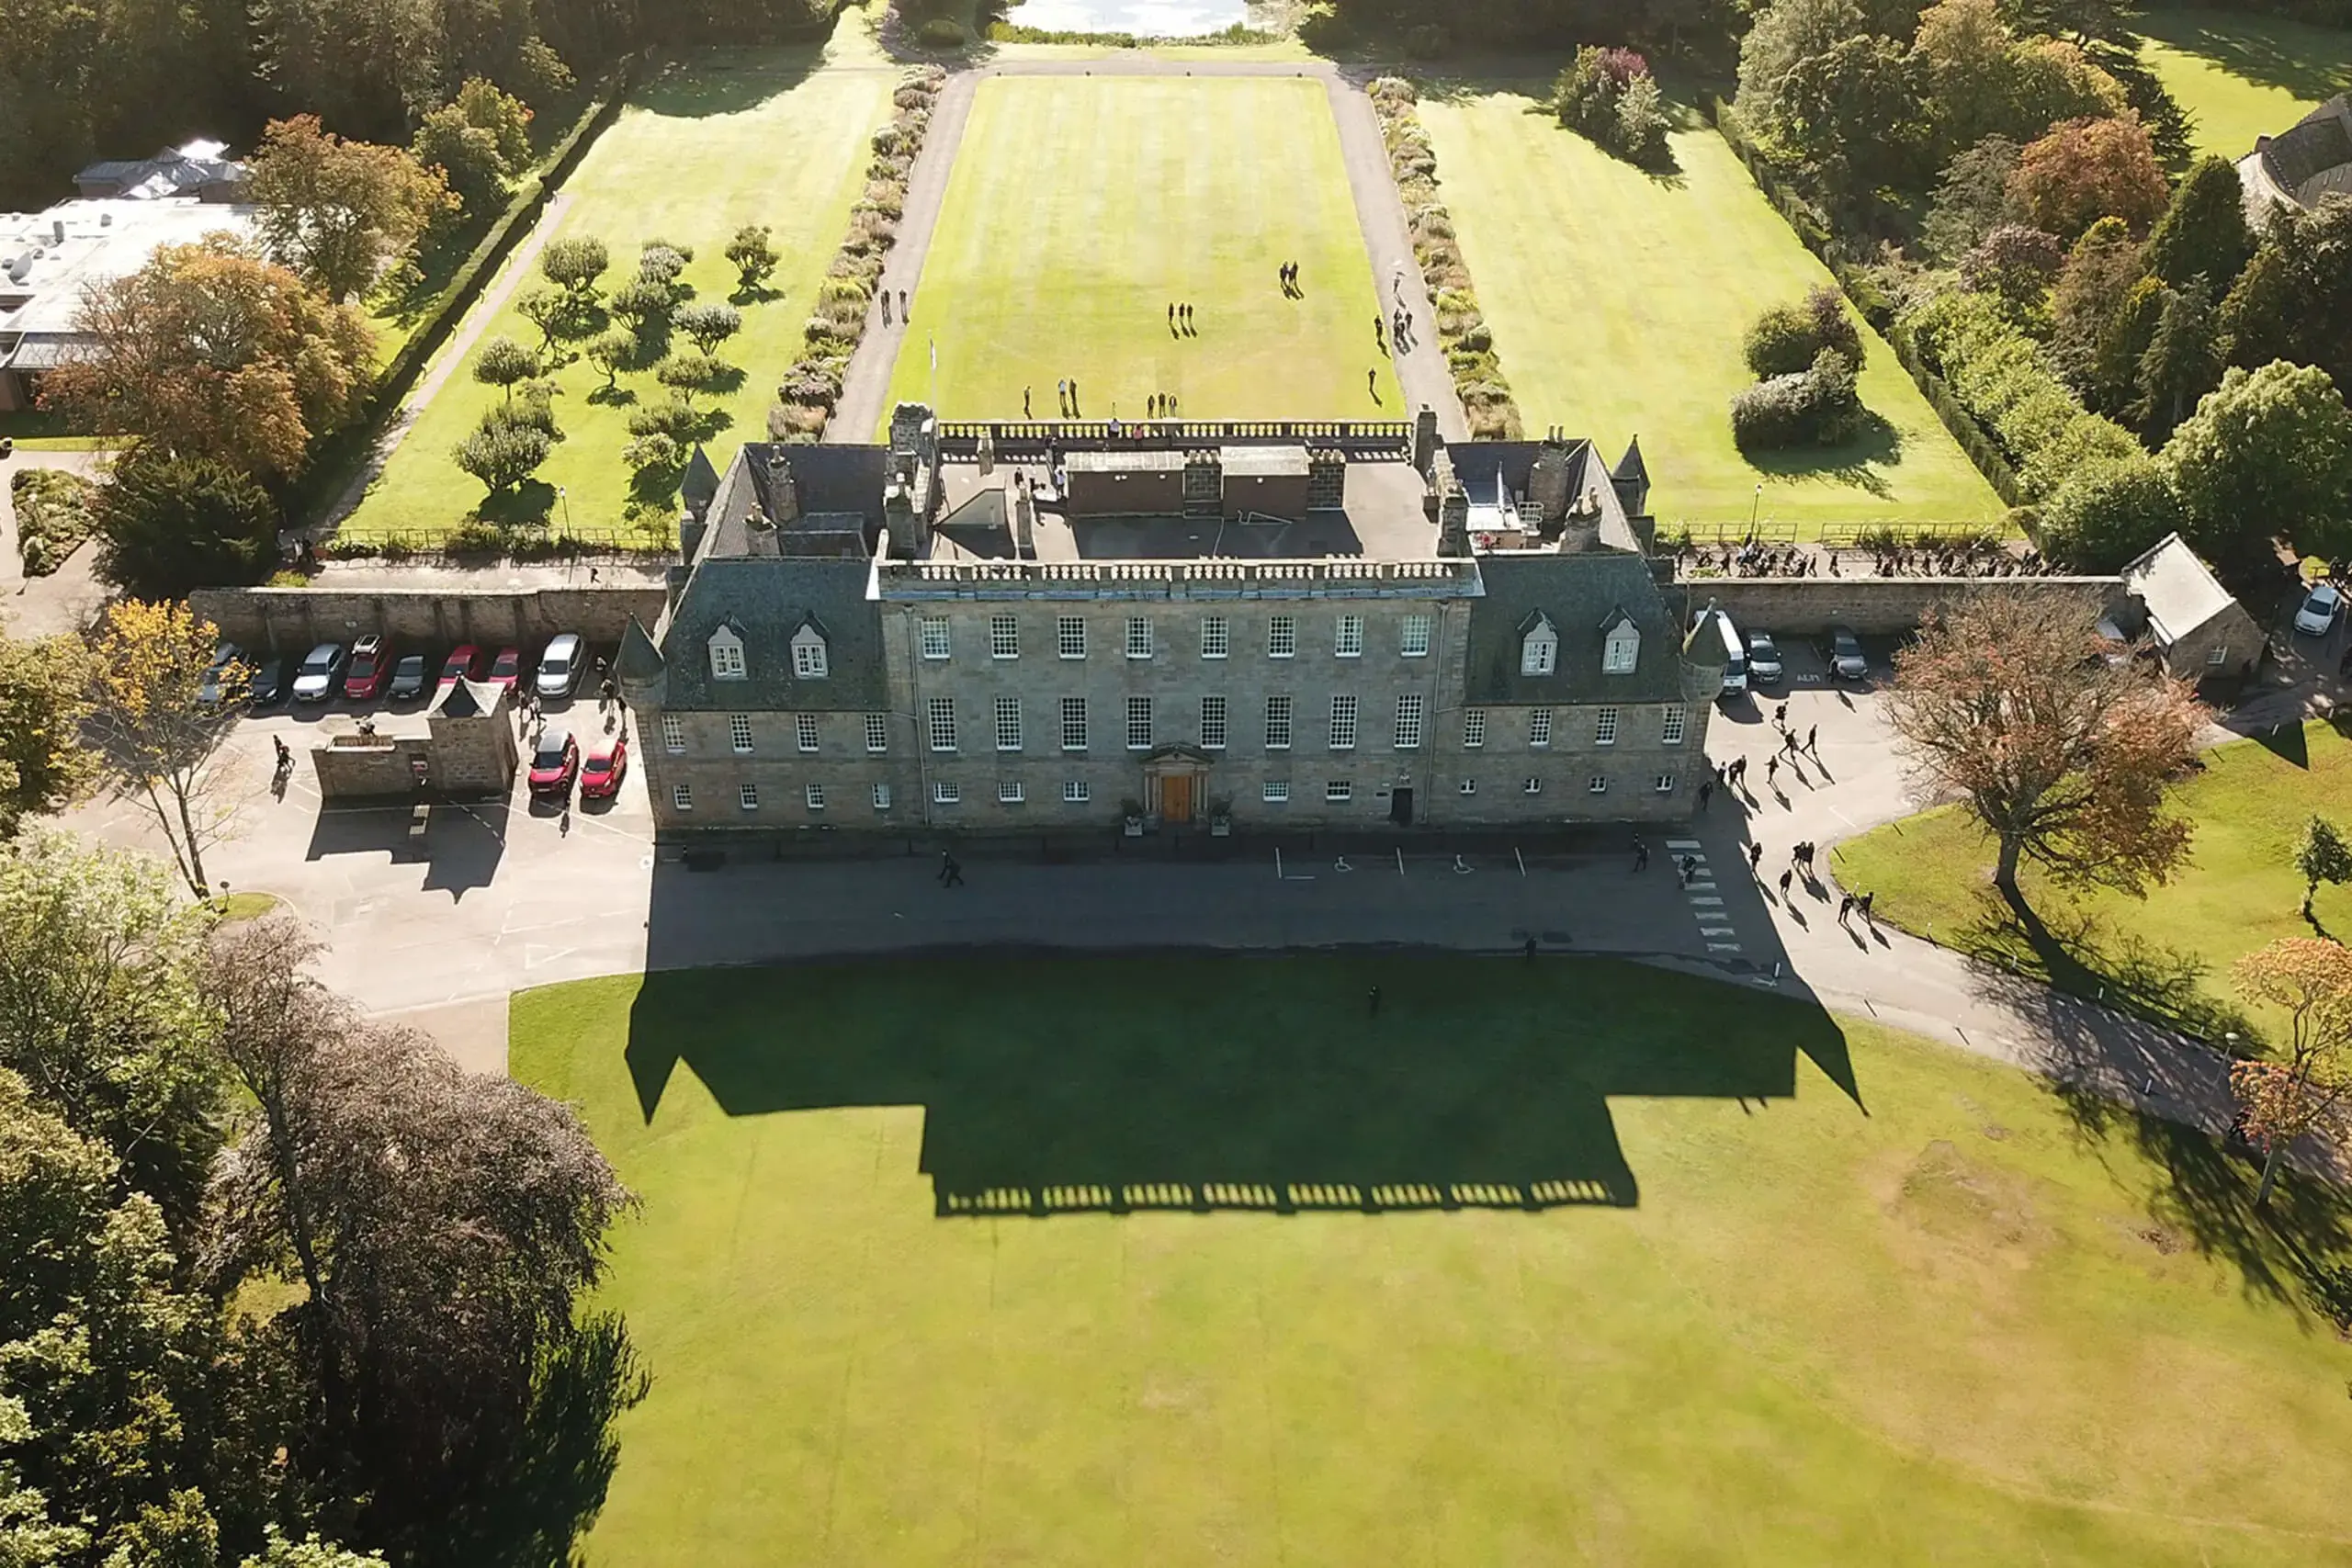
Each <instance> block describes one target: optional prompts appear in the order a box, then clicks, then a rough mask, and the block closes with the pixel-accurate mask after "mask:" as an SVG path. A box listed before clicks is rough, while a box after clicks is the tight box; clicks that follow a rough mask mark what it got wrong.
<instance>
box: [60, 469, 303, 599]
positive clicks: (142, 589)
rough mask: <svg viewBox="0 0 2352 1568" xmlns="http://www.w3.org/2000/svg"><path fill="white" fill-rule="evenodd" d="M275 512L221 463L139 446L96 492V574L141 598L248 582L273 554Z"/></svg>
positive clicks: (263, 495)
mask: <svg viewBox="0 0 2352 1568" xmlns="http://www.w3.org/2000/svg"><path fill="white" fill-rule="evenodd" d="M279 516H280V514H279V512H278V506H277V502H275V501H273V500H272V499H270V495H269V492H268V491H266V490H264V489H262V487H261V486H260V485H259V484H257V483H255V482H254V480H253V479H250V478H248V477H246V476H245V475H244V474H242V473H240V472H238V471H237V470H236V469H235V468H231V467H230V466H229V465H227V464H226V463H220V462H216V461H214V460H212V459H210V458H208V457H167V456H165V455H164V454H162V453H153V452H140V453H137V454H135V455H133V456H132V457H128V458H125V459H124V460H123V461H121V462H119V463H118V464H116V465H115V469H114V472H113V474H112V475H111V476H109V477H108V479H107V483H106V484H105V485H104V486H103V487H101V488H100V490H99V491H98V500H97V518H96V521H97V530H98V574H99V575H100V576H102V577H104V578H105V579H106V580H107V581H108V582H111V583H113V584H114V585H115V586H117V587H118V588H120V589H122V590H123V591H124V592H127V593H130V594H132V595H134V596H135V597H138V598H142V599H177V598H183V597H185V596H186V595H187V593H188V592H189V591H190V590H191V589H197V588H217V587H220V586H222V585H224V584H234V583H245V582H253V581H258V580H259V579H260V577H261V575H262V573H263V572H264V571H265V570H266V569H267V568H268V566H269V564H270V562H271V561H273V560H274V559H276V558H277V525H278V521H279Z"/></svg>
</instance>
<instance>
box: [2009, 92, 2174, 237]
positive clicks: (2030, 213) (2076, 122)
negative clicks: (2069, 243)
mask: <svg viewBox="0 0 2352 1568" xmlns="http://www.w3.org/2000/svg"><path fill="white" fill-rule="evenodd" d="M2009 195H2010V197H2011V198H2012V199H2013V200H2014V201H2015V202H2016V203H2017V205H2018V209H2019V210H2020V211H2021V212H2023V213H2024V214H2025V215H2026V217H2027V218H2028V219H2029V220H2031V221H2032V222H2033V224H2034V225H2035V226H2036V227H2037V228H2041V229H2047V230H2049V231H2051V232H2052V233H2053V234H2056V235H2057V236H2059V238H2061V239H2064V240H2072V239H2073V238H2075V236H2076V235H2078V234H2080V233H2081V232H2082V231H2084V230H2086V229H2087V228H2089V227H2090V226H2091V225H2092V224H2094V223H2096V222H2098V220H2100V219H2102V218H2120V219H2122V220H2123V221H2124V222H2125V224H2127V225H2128V226H2129V227H2130V228H2131V230H2132V231H2134V232H2138V231H2143V230H2145V229H2146V228H2147V226H2148V225H2149V224H2150V223H2151V222H2153V221H2154V220H2155V217H2156V214H2158V213H2159V212H2161V211H2163V210H2164V207H2165V172H2164V169H2163V167H2162V166H2161V165H2160V164H2157V162H2156V152H2155V148H2154V145H2153V144H2151V143H2150V141H2148V133H2147V130H2145V129H2144V128H2143V127H2142V125H2141V124H2140V121H2139V118H2138V117H2137V116H2136V115H2129V114H2126V115H2119V116H2116V117H2114V118H2108V119H2073V120H2068V121H2067V122H2066V123H2065V124H2064V125H2061V126H2059V127H2058V128H2057V129H2056V130H2052V131H2051V132H2050V134H2048V135H2047V136H2044V137H2042V138H2041V140H2040V141H2034V142H2032V143H2031V144H2030V145H2029V146H2027V147H2026V149H2025V150H2024V151H2023V152H2020V153H2019V154H2018V166H2017V172H2016V173H2015V174H2013V175H2010V176H2009Z"/></svg>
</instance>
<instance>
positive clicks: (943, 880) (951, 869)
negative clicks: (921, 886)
mask: <svg viewBox="0 0 2352 1568" xmlns="http://www.w3.org/2000/svg"><path fill="white" fill-rule="evenodd" d="M939 886H942V887H961V886H964V867H963V863H961V862H959V861H958V860H956V857H955V856H954V855H952V854H949V853H948V852H946V851H945V850H942V851H940V852H939Z"/></svg>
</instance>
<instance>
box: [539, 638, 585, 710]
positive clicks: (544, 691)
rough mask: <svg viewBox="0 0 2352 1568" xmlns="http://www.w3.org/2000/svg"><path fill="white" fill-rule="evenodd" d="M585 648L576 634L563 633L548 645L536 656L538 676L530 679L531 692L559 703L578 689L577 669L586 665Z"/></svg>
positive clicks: (578, 672) (578, 671)
mask: <svg viewBox="0 0 2352 1568" xmlns="http://www.w3.org/2000/svg"><path fill="white" fill-rule="evenodd" d="M587 658H588V649H587V647H586V645H585V644H583V643H582V641H581V640H580V634H579V633H577V632H562V633H560V634H558V635H557V637H555V639H554V640H553V641H552V642H549V643H548V648H547V651H546V652H545V653H542V654H540V655H539V669H538V673H537V674H535V675H533V676H532V677H531V690H532V691H533V692H534V693H536V694H537V695H538V696H539V697H540V698H541V699H542V700H545V699H547V698H549V697H553V698H556V699H558V700H560V699H562V698H565V697H568V696H570V695H571V694H572V693H573V692H575V691H578V690H579V689H580V667H581V665H582V664H583V663H585V662H587Z"/></svg>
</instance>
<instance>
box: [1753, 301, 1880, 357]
mask: <svg viewBox="0 0 2352 1568" xmlns="http://www.w3.org/2000/svg"><path fill="white" fill-rule="evenodd" d="M1742 348H1743V352H1744V353H1745V355H1746V356H1747V367H1748V368H1749V369H1750V370H1752V371H1754V372H1755V373H1756V374H1757V375H1758V376H1768V377H1769V376H1793V375H1796V374H1798V373H1799V372H1801V371H1804V370H1807V369H1809V368H1811V367H1812V365H1813V362H1814V360H1815V358H1816V357H1818V356H1819V355H1820V354H1821V351H1822V350H1823V349H1825V348H1827V349H1835V350H1837V351H1838V354H1840V355H1844V356H1845V358H1846V361H1847V362H1848V363H1849V364H1850V365H1852V366H1854V367H1856V368H1858V369H1859V368H1860V366H1861V365H1862V363H1863V353H1862V334H1861V330H1860V328H1858V327H1856V326H1855V325H1854V321H1853V318H1852V317H1850V316H1849V315H1848V314H1847V313H1846V301H1845V299H1844V297H1843V296H1841V295H1840V294H1839V293H1838V290H1836V289H1835V288H1830V287H1829V286H1828V285H1827V284H1823V285H1822V286H1821V287H1820V288H1815V289H1812V290H1810V291H1809V292H1808V293H1807V294H1806V295H1805V297H1804V300H1803V301H1801V302H1800V303H1798V304H1794V305H1775V306H1773V307H1772V308H1771V309H1770V310H1766V311H1765V312H1764V313H1763V314H1762V315H1760V316H1758V317H1757V318H1756V321H1755V322H1754V323H1753V324H1752V325H1750V326H1749V327H1748V329H1747V339H1746V341H1745V343H1744V344H1743V345H1742Z"/></svg>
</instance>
